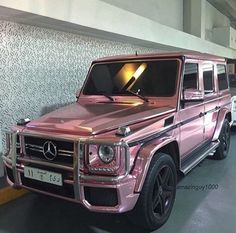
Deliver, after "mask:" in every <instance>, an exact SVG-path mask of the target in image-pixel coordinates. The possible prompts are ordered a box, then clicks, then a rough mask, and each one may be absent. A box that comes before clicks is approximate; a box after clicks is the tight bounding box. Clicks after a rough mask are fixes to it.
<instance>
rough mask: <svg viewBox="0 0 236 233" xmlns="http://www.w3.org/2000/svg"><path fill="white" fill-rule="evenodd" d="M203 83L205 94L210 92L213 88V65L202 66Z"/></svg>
mask: <svg viewBox="0 0 236 233" xmlns="http://www.w3.org/2000/svg"><path fill="white" fill-rule="evenodd" d="M203 83H204V90H205V94H208V93H212V92H213V90H214V73H213V66H211V67H210V68H203Z"/></svg>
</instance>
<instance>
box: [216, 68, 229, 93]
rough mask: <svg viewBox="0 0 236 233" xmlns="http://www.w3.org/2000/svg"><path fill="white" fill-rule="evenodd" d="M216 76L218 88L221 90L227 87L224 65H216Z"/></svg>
mask: <svg viewBox="0 0 236 233" xmlns="http://www.w3.org/2000/svg"><path fill="white" fill-rule="evenodd" d="M217 76H218V84H219V90H220V91H221V90H225V89H228V80H227V74H226V68H225V65H217Z"/></svg>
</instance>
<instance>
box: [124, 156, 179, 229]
mask: <svg viewBox="0 0 236 233" xmlns="http://www.w3.org/2000/svg"><path fill="white" fill-rule="evenodd" d="M176 182H177V173H176V167H175V163H174V161H173V159H172V158H171V156H170V155H167V154H164V153H157V154H156V155H155V156H154V157H153V159H152V161H151V164H150V167H149V170H148V173H147V176H146V180H145V182H144V185H143V188H142V191H141V193H140V196H139V199H138V202H137V204H136V206H135V208H134V209H133V211H132V212H131V213H130V215H129V217H130V218H131V220H132V222H134V223H135V224H137V225H139V226H141V227H143V228H146V229H148V230H155V229H158V228H159V227H161V226H162V225H163V224H164V223H165V222H166V221H167V220H168V218H169V216H170V213H171V210H172V207H173V204H174V200H175V194H176Z"/></svg>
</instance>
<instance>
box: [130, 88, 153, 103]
mask: <svg viewBox="0 0 236 233" xmlns="http://www.w3.org/2000/svg"><path fill="white" fill-rule="evenodd" d="M126 91H127V92H129V93H130V94H132V95H134V96H137V97H139V98H140V99H142V100H144V101H145V102H149V100H148V98H147V97H145V96H142V95H139V94H138V93H135V92H133V91H131V90H128V89H127V90H126Z"/></svg>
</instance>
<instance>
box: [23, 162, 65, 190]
mask: <svg viewBox="0 0 236 233" xmlns="http://www.w3.org/2000/svg"><path fill="white" fill-rule="evenodd" d="M24 176H25V177H26V178H29V179H33V180H38V181H41V182H45V183H49V184H55V185H58V186H62V175H61V174H59V173H55V172H49V171H45V170H42V169H38V168H32V167H27V166H25V168H24Z"/></svg>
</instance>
